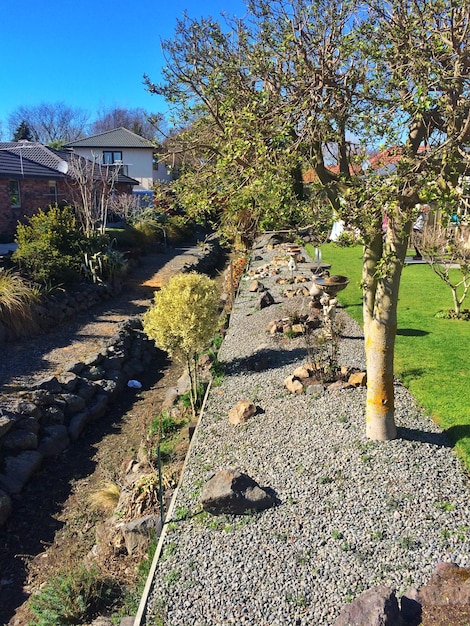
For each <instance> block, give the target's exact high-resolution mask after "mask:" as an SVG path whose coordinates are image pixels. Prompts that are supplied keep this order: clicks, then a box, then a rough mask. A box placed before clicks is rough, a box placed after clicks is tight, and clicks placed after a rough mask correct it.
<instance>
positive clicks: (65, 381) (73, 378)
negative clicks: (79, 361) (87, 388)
mask: <svg viewBox="0 0 470 626" xmlns="http://www.w3.org/2000/svg"><path fill="white" fill-rule="evenodd" d="M58 381H59V383H60V384H61V386H62V389H63V390H64V391H66V392H67V393H73V392H74V391H75V387H76V386H77V381H78V377H77V375H76V374H74V373H73V372H64V373H63V374H61V375H60V376H59V378H58Z"/></svg>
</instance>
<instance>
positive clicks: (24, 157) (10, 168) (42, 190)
mask: <svg viewBox="0 0 470 626" xmlns="http://www.w3.org/2000/svg"><path fill="white" fill-rule="evenodd" d="M70 158H71V155H70V152H68V151H61V150H53V149H52V148H48V147H47V146H43V145H42V144H40V143H37V142H29V141H20V142H0V237H1V238H2V239H3V240H8V239H10V240H11V239H12V237H13V235H14V234H15V232H16V226H17V223H18V222H25V221H26V220H27V218H29V217H31V216H32V215H34V213H36V211H37V210H38V209H39V208H42V209H46V208H47V207H48V206H50V205H51V204H56V203H59V204H62V203H68V202H71V197H72V196H71V182H72V181H71V178H70V176H69V175H68V174H67V172H68V169H69V164H68V159H70ZM137 184H138V181H136V180H134V179H132V178H129V177H128V176H125V175H124V174H122V173H119V176H118V178H117V181H116V185H115V189H116V191H117V192H120V193H121V192H124V193H131V192H132V189H133V187H134V186H135V185H137Z"/></svg>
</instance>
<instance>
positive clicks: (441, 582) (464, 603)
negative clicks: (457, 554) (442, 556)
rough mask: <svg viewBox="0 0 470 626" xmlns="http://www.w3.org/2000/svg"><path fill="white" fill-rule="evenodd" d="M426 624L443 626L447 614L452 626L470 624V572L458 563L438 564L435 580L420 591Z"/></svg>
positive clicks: (424, 622) (418, 598)
mask: <svg viewBox="0 0 470 626" xmlns="http://www.w3.org/2000/svg"><path fill="white" fill-rule="evenodd" d="M417 600H418V601H419V602H420V604H421V607H422V620H423V624H439V623H440V622H439V621H435V618H436V616H439V615H440V614H442V613H443V612H445V614H446V618H447V619H448V621H447V622H442V623H443V624H452V626H464V625H466V624H468V619H469V612H470V569H469V568H465V567H459V566H458V565H456V564H455V563H438V565H437V566H436V569H435V570H434V572H433V575H432V577H431V580H430V581H429V583H428V584H427V585H424V587H421V589H419V591H418V597H417Z"/></svg>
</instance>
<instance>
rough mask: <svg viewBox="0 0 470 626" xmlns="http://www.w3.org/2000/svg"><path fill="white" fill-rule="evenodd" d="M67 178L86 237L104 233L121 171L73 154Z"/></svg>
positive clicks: (95, 160) (94, 158) (94, 159)
mask: <svg viewBox="0 0 470 626" xmlns="http://www.w3.org/2000/svg"><path fill="white" fill-rule="evenodd" d="M68 174H69V177H70V183H69V186H70V191H71V194H72V202H73V204H74V206H75V209H76V211H77V215H78V218H79V221H80V224H81V226H82V228H83V230H84V232H85V233H87V234H89V233H92V232H96V231H98V232H100V233H104V231H105V228H106V222H107V217H108V210H109V205H110V201H111V198H112V195H113V193H114V190H115V186H116V182H117V179H118V176H119V168H118V167H115V166H114V165H104V164H102V163H100V162H99V161H98V159H97V158H96V157H95V155H93V159H92V160H91V161H90V160H89V159H85V158H83V157H80V156H77V155H75V154H72V155H71V157H70V160H69V170H68Z"/></svg>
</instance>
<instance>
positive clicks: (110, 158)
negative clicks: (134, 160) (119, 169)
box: [103, 150, 122, 165]
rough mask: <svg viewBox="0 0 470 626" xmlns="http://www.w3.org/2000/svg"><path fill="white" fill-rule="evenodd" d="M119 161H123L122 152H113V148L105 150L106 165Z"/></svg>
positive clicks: (104, 160) (104, 159)
mask: <svg viewBox="0 0 470 626" xmlns="http://www.w3.org/2000/svg"><path fill="white" fill-rule="evenodd" d="M117 161H120V162H121V163H122V152H113V151H112V150H103V163H104V165H113V164H114V163H116V162H117Z"/></svg>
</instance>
